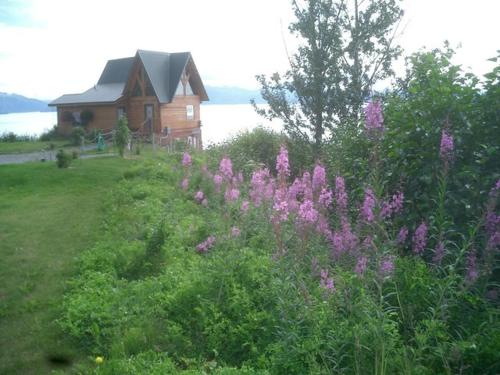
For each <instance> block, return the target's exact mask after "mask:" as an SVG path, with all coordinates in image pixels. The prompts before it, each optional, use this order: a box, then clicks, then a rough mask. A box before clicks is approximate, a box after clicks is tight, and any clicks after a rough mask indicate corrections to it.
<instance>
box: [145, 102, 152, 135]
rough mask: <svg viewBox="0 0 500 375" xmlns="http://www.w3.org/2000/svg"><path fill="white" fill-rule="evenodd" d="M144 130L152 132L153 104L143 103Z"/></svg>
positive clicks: (148, 132) (147, 132)
mask: <svg viewBox="0 0 500 375" xmlns="http://www.w3.org/2000/svg"><path fill="white" fill-rule="evenodd" d="M144 131H145V132H146V134H151V133H152V132H153V104H145V105H144Z"/></svg>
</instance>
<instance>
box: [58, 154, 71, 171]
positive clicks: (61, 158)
mask: <svg viewBox="0 0 500 375" xmlns="http://www.w3.org/2000/svg"><path fill="white" fill-rule="evenodd" d="M72 160H73V156H72V155H71V154H69V153H67V152H65V151H64V150H62V149H61V150H59V151H58V152H57V154H56V165H57V167H58V168H68V167H69V166H70V164H71V161H72Z"/></svg>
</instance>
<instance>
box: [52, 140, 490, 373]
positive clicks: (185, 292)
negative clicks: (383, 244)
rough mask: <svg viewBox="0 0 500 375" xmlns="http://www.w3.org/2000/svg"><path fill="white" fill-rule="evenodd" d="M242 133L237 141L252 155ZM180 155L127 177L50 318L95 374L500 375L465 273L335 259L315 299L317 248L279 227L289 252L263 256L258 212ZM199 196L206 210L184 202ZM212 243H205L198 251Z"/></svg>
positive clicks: (262, 216)
mask: <svg viewBox="0 0 500 375" xmlns="http://www.w3.org/2000/svg"><path fill="white" fill-rule="evenodd" d="M251 136H252V135H248V134H245V135H242V138H243V139H244V140H243V141H242V140H239V139H236V140H235V144H236V145H238V146H241V145H244V146H243V147H241V148H242V149H243V150H244V152H249V153H251V152H252V150H253V149H254V147H256V145H258V143H257V142H256V143H253V142H250V141H248V139H245V138H246V137H249V138H250V140H251ZM247 142H248V143H247ZM276 145H279V143H276ZM226 147H227V148H226V149H225V151H226V152H231V150H232V149H233V148H234V149H238V148H237V147H236V146H234V145H231V144H227V145H226ZM247 147H248V150H250V151H246V150H247ZM241 148H240V150H241ZM214 150H215V151H213V152H216V151H217V149H216V148H215V149H214ZM221 154H222V152H221ZM262 155H264V156H263V157H262V158H263V160H265V157H266V155H267V154H265V153H264V154H262ZM181 157H182V155H173V156H172V157H168V159H167V162H166V163H164V162H161V161H159V160H158V159H156V160H150V161H145V162H143V163H141V164H140V165H138V166H135V167H133V168H132V169H130V170H129V171H127V172H126V173H125V174H124V176H125V179H124V180H122V181H121V183H120V184H119V185H118V186H116V188H115V189H114V191H113V192H111V194H110V200H109V202H108V205H107V206H106V207H105V211H106V212H107V214H108V216H107V218H106V220H105V223H104V225H103V227H104V228H105V233H104V234H103V236H102V238H101V239H100V241H99V242H98V243H97V244H96V245H95V246H94V247H92V248H90V249H89V250H88V251H86V252H85V253H83V254H82V255H81V257H80V262H79V264H78V270H79V273H78V275H77V276H76V277H75V279H74V280H73V281H72V283H71V288H70V290H69V292H68V293H67V295H66V298H65V301H64V304H63V316H62V317H61V319H60V324H61V326H62V327H63V328H64V329H65V331H66V332H68V333H69V334H70V335H71V337H72V338H73V339H74V341H75V342H76V343H78V344H79V345H80V346H81V347H82V348H84V349H85V350H86V351H87V352H88V353H89V354H91V355H92V356H93V357H95V356H98V355H99V356H101V355H102V356H104V358H105V360H104V363H103V364H101V365H97V366H96V368H95V370H94V371H95V373H96V374H107V373H110V374H111V373H117V372H118V373H125V374H126V373H153V374H154V373H160V372H162V371H163V372H167V373H168V372H170V373H181V374H182V373H186V374H190V373H193V374H196V373H203V372H209V373H214V374H218V373H220V374H232V373H248V374H254V373H255V374H256V373H267V372H269V373H272V374H308V373H318V374H341V373H361V374H364V373H367V374H370V373H378V374H397V373H408V374H410V373H411V374H413V373H419V374H434V373H460V372H462V373H466V374H468V373H470V374H473V373H495V372H496V371H498V365H497V362H496V357H495V354H496V353H497V351H498V348H499V346H498V345H499V344H500V343H499V341H498V335H497V333H498V332H499V330H500V324H499V321H498V311H497V309H496V307H495V305H494V304H493V303H491V302H489V301H487V300H485V299H483V298H481V297H480V296H479V295H477V294H476V293H475V292H471V290H470V289H469V288H468V287H467V286H466V285H465V284H464V281H463V277H462V276H461V275H459V274H458V273H456V272H449V273H448V272H445V271H444V270H442V269H439V268H437V267H429V266H428V265H427V264H426V263H425V262H424V261H423V260H421V259H416V258H413V257H407V258H400V259H398V261H397V265H396V272H395V274H394V275H393V276H392V277H391V278H381V277H380V275H378V274H377V273H375V272H370V273H367V274H365V276H364V277H363V278H362V277H359V276H357V275H356V274H354V273H353V272H352V271H351V268H350V267H348V269H346V268H345V267H344V265H343V264H342V262H336V263H334V265H333V266H332V268H331V271H332V274H334V275H335V288H336V291H335V293H331V294H329V293H325V290H324V289H323V288H321V287H320V285H319V277H318V275H317V274H315V272H317V271H314V268H313V270H312V271H311V266H310V264H311V262H312V259H313V257H318V258H319V259H320V261H322V262H324V261H328V257H329V256H328V254H325V253H324V246H325V244H324V243H322V242H321V241H316V240H313V239H310V240H309V242H308V243H304V242H303V241H302V240H301V239H300V238H301V237H300V236H301V234H300V233H296V232H295V230H294V226H293V225H292V226H291V227H290V228H288V227H285V226H283V232H284V234H285V235H284V241H285V243H286V247H287V252H288V253H287V255H286V256H284V257H281V258H273V257H271V255H272V254H273V253H274V252H275V249H276V240H275V235H274V233H273V229H272V228H270V227H269V225H267V224H266V222H267V220H268V218H266V215H268V214H269V212H268V211H266V207H260V208H251V209H250V210H249V211H248V213H247V214H245V215H242V214H241V213H240V210H239V205H234V206H232V205H226V204H224V203H223V202H224V201H223V199H221V195H222V194H219V195H218V193H216V191H215V190H214V189H213V185H210V183H208V182H207V181H206V178H205V177H203V175H204V172H202V171H201V170H200V166H201V165H202V164H203V162H204V160H203V155H193V166H192V167H190V168H189V171H187V170H186V169H185V168H184V167H182V166H181V164H180V158H181ZM209 157H214V156H213V155H211V156H209ZM236 159H237V158H236ZM240 160H242V161H244V159H243V158H242V159H240ZM236 163H237V162H235V163H234V164H235V165H236ZM214 164H215V163H214ZM244 165H245V164H242V167H244ZM186 173H187V174H188V175H189V188H188V189H187V191H183V190H181V189H179V188H178V186H179V184H180V181H181V179H182V178H183V177H184V176H185V175H186ZM210 186H212V187H211V188H210ZM242 189H245V187H242ZM198 190H202V191H203V192H204V193H205V195H206V197H207V198H208V201H209V206H208V207H203V206H202V205H200V204H198V203H196V201H195V199H194V198H193V196H194V194H195V192H197V191H198ZM230 223H231V224H230ZM233 224H234V225H238V227H239V228H240V229H241V234H240V235H239V236H238V237H231V236H230V235H229V233H230V225H233ZM209 235H215V237H216V241H215V245H214V247H213V248H212V249H211V250H210V251H209V252H207V253H204V254H199V253H197V252H196V246H197V245H198V244H199V243H201V242H202V241H204V240H205V239H206V238H207V237H208V236H209ZM377 251H386V250H385V249H379V250H377ZM478 292H479V291H478ZM485 322H489V323H488V325H486V324H485Z"/></svg>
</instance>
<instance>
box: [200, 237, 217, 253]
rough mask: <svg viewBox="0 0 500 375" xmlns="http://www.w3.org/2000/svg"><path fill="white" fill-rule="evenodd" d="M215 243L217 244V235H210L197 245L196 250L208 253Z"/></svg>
mask: <svg viewBox="0 0 500 375" xmlns="http://www.w3.org/2000/svg"><path fill="white" fill-rule="evenodd" d="M214 244H215V237H214V236H209V237H208V238H207V239H206V240H205V241H203V242H202V243H200V244H199V245H198V246H196V250H197V251H198V252H199V253H206V252H207V251H208V250H210V249H211V248H212V247H213V246H214Z"/></svg>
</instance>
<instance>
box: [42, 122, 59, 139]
mask: <svg viewBox="0 0 500 375" xmlns="http://www.w3.org/2000/svg"><path fill="white" fill-rule="evenodd" d="M58 139H61V136H60V135H59V133H58V128H57V125H54V126H53V127H52V128H51V129H49V130H47V131H45V132H43V133H42V134H41V135H40V137H39V140H40V141H42V142H48V141H55V140H58Z"/></svg>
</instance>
